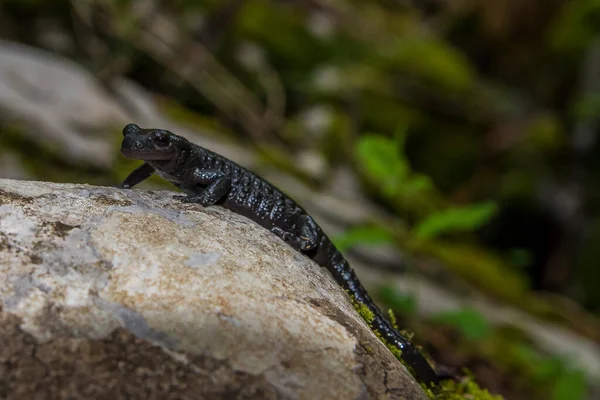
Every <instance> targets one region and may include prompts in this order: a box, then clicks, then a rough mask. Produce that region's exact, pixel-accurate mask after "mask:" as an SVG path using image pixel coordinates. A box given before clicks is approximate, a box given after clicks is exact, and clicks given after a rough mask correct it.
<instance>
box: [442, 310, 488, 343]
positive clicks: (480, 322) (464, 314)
mask: <svg viewBox="0 0 600 400" xmlns="http://www.w3.org/2000/svg"><path fill="white" fill-rule="evenodd" d="M434 319H435V320H436V321H438V322H441V323H444V324H447V325H451V326H454V327H455V328H457V329H459V330H460V331H461V332H462V333H463V335H465V337H466V338H467V339H469V340H481V339H485V338H487V337H489V336H490V334H491V333H492V327H491V325H490V323H489V322H488V321H487V320H486V319H485V318H484V317H483V315H481V314H480V313H479V312H478V311H476V310H472V309H468V308H465V309H463V310H459V311H449V312H444V313H440V314H438V315H436V316H435V317H434Z"/></svg>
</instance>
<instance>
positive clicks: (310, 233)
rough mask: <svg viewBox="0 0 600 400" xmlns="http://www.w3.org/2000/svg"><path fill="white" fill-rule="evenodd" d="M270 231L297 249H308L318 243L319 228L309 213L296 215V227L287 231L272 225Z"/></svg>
mask: <svg viewBox="0 0 600 400" xmlns="http://www.w3.org/2000/svg"><path fill="white" fill-rule="evenodd" d="M271 232H273V233H274V234H276V235H277V236H279V237H280V238H281V239H283V241H285V242H286V243H288V244H289V245H290V246H292V247H293V248H294V249H296V250H298V251H303V252H305V251H309V250H312V249H314V248H315V247H317V244H318V243H319V228H318V226H317V223H316V222H315V221H314V220H313V219H312V217H311V216H310V215H307V214H302V215H301V216H299V217H298V221H297V223H296V227H295V229H294V230H293V231H292V232H288V231H285V230H283V229H282V228H279V227H277V226H276V227H273V228H272V229H271Z"/></svg>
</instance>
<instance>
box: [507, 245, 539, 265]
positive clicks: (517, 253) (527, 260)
mask: <svg viewBox="0 0 600 400" xmlns="http://www.w3.org/2000/svg"><path fill="white" fill-rule="evenodd" d="M508 257H509V259H510V263H511V264H512V265H514V266H515V267H518V268H527V267H528V266H529V265H531V262H532V261H533V254H532V253H531V251H529V250H527V249H520V248H517V249H511V250H510V251H509V252H508Z"/></svg>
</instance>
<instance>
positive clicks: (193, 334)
mask: <svg viewBox="0 0 600 400" xmlns="http://www.w3.org/2000/svg"><path fill="white" fill-rule="evenodd" d="M172 194H173V193H171V192H167V191H155V192H146V191H139V190H131V191H127V190H118V189H113V188H102V187H93V186H88V185H71V184H51V183H44V182H33V181H16V180H6V179H4V180H2V179H0V376H2V377H3V380H2V385H0V397H2V398H15V399H16V398H57V397H61V398H83V397H86V398H90V397H91V398H110V397H114V396H118V397H119V398H122V397H127V398H198V399H199V398H201V399H222V398H248V399H254V398H256V399H275V398H278V399H321V398H327V399H356V398H361V399H367V398H405V399H424V398H425V396H424V395H423V393H422V391H421V390H420V388H419V386H418V385H417V384H416V383H415V382H414V380H413V379H412V377H411V376H410V374H408V372H407V371H406V370H405V369H404V367H403V366H402V365H401V364H400V363H399V362H398V361H397V360H396V359H395V358H394V357H393V356H392V355H391V353H390V352H389V351H388V350H387V349H386V348H385V346H384V345H383V344H382V343H381V342H380V341H379V340H378V339H377V338H376V337H375V336H374V335H373V333H372V332H371V331H370V330H369V328H368V327H367V326H366V325H365V324H364V322H363V321H362V320H361V318H360V317H359V316H358V315H357V313H356V312H355V311H354V309H353V307H352V304H351V303H350V301H349V299H348V297H347V295H346V294H345V292H344V291H343V290H341V289H340V288H339V287H338V286H337V285H336V284H335V282H334V281H333V279H332V278H331V277H330V276H329V275H328V273H327V272H326V271H325V270H324V269H322V268H320V267H318V266H317V265H316V264H314V263H313V262H312V261H311V260H309V259H308V258H306V257H304V256H302V255H301V254H299V253H298V252H296V251H294V250H292V249H291V248H290V247H289V246H287V245H286V244H285V243H283V242H282V241H281V240H280V239H279V238H277V237H276V236H275V235H273V234H271V233H270V232H268V231H267V230H265V229H263V228H261V227H259V226H258V225H256V224H254V223H253V222H251V221H250V220H248V219H246V218H244V217H242V216H239V215H237V214H233V213H231V212H229V211H227V210H224V209H223V208H221V207H210V208H202V207H200V206H198V205H194V204H183V203H179V202H176V201H173V200H172ZM9 366H10V367H9Z"/></svg>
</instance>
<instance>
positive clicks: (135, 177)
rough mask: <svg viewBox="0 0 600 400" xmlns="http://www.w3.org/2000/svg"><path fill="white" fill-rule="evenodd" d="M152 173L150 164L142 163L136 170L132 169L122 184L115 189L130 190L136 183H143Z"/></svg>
mask: <svg viewBox="0 0 600 400" xmlns="http://www.w3.org/2000/svg"><path fill="white" fill-rule="evenodd" d="M153 172H154V168H152V166H151V165H150V164H146V163H143V164H142V165H140V166H139V167H137V168H136V169H134V170H133V171H132V172H131V173H130V174H129V175H128V176H127V178H125V180H123V182H121V183H119V184H118V185H116V187H118V188H121V189H131V188H132V187H134V186H135V185H137V184H138V183H140V182H142V181H145V180H146V179H148V178H149V177H150V175H152V173H153Z"/></svg>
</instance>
